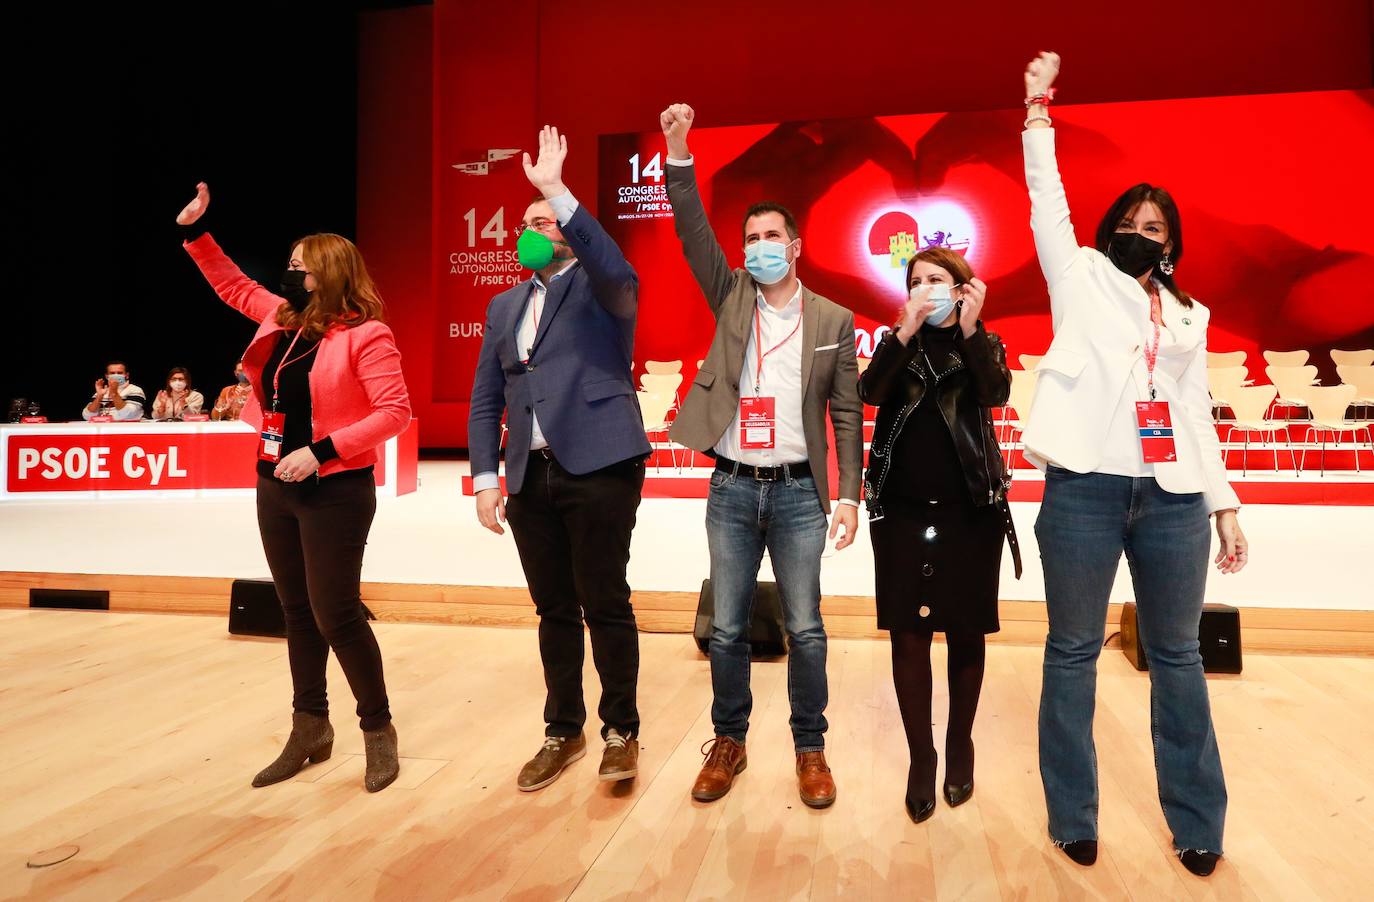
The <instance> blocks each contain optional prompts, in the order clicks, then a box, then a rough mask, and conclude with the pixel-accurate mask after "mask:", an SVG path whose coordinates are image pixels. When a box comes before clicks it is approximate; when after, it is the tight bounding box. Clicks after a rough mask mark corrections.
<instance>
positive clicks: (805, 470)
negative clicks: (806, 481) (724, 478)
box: [716, 455, 811, 482]
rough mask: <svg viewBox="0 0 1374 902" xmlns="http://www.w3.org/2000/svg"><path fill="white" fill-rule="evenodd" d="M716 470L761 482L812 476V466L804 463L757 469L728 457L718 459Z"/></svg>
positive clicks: (718, 457)
mask: <svg viewBox="0 0 1374 902" xmlns="http://www.w3.org/2000/svg"><path fill="white" fill-rule="evenodd" d="M716 469H717V470H721V471H722V472H725V473H729V474H731V475H732V476H733V475H735V474H736V473H738V475H740V476H749V477H752V478H753V479H757V480H758V481H759V482H779V481H781V480H784V479H787V478H789V477H791V478H792V479H799V478H801V477H803V476H810V475H811V464H810V463H808V462H806V461H802V462H800V463H795V464H782V465H781V466H777V467H755V466H753V465H751V464H742V463H740V462H739V461H734V460H731V459H730V458H728V457H720V456H719V455H718V456H717V457H716Z"/></svg>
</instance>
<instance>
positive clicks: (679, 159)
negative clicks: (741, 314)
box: [658, 103, 735, 313]
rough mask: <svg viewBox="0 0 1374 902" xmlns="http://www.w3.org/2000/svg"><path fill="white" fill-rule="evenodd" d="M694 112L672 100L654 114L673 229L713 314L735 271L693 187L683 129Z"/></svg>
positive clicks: (693, 169) (692, 169)
mask: <svg viewBox="0 0 1374 902" xmlns="http://www.w3.org/2000/svg"><path fill="white" fill-rule="evenodd" d="M695 118H696V112H695V111H694V110H693V109H692V108H691V107H689V106H688V105H687V104H685V103H675V104H673V105H672V106H670V107H668V108H667V109H666V110H664V111H663V112H662V113H660V114H659V116H658V124H659V127H660V128H662V129H663V136H664V138H665V139H666V140H667V143H668V166H667V168H666V169H665V170H664V180H665V182H666V184H667V188H668V202H669V203H670V204H672V207H673V229H674V231H676V232H677V237H678V240H679V241H681V242H682V253H683V255H684V256H685V257H686V258H687V266H688V267H689V268H690V269H691V270H692V275H693V276H695V277H696V280H697V284H698V285H700V286H701V290H702V293H703V294H705V295H706V303H707V304H709V305H710V307H711V312H712V313H715V312H717V311H718V310H719V309H720V305H721V304H723V303H725V299H726V298H727V297H728V296H729V295H730V290H731V289H732V288H734V287H735V274H734V272H733V271H732V270H731V269H730V264H729V263H728V262H726V259H725V251H723V250H721V248H720V242H719V241H717V240H716V233H715V232H714V231H713V230H712V229H711V222H710V220H709V219H707V218H706V207H705V206H704V205H703V204H702V202H701V192H700V191H698V190H697V173H696V167H695V166H694V165H693V160H692V154H691V152H690V151H688V150H687V132H688V131H690V130H691V128H692V121H693V120H694V119H695Z"/></svg>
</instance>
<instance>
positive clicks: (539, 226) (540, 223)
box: [515, 219, 558, 238]
mask: <svg viewBox="0 0 1374 902" xmlns="http://www.w3.org/2000/svg"><path fill="white" fill-rule="evenodd" d="M556 228H558V223H557V222H556V221H555V220H552V219H535V220H531V221H530V222H528V223H524V222H522V223H520V225H518V226H516V227H515V237H516V238H519V237H520V236H521V235H522V234H523V233H524V232H525V230H526V229H534V230H535V231H536V232H539V233H540V234H541V235H547V234H548V233H549V232H552V231H553V230H554V229H556Z"/></svg>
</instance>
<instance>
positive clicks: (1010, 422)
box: [999, 370, 1039, 473]
mask: <svg viewBox="0 0 1374 902" xmlns="http://www.w3.org/2000/svg"><path fill="white" fill-rule="evenodd" d="M1038 379H1039V377H1038V376H1037V375H1036V374H1035V371H1034V370H1012V371H1011V394H1010V395H1009V396H1008V398H1007V404H1006V406H1005V407H1003V408H1002V426H1003V429H1004V430H1005V432H1004V434H1003V435H1002V436H999V440H1000V441H1001V442H1002V443H1003V444H1005V445H1006V446H1007V472H1009V473H1011V472H1015V471H1014V470H1013V469H1012V462H1013V461H1014V460H1015V458H1016V442H1015V441H1014V439H1015V437H1016V433H1017V432H1024V431H1025V426H1024V424H1025V422H1026V418H1027V417H1029V416H1030V409H1031V401H1032V400H1033V399H1034V398H1035V385H1036V382H1037V380H1038ZM1013 410H1014V411H1016V418H1015V419H1012V418H1011V415H1010V413H1011V411H1013ZM1024 447H1025V446H1024V444H1023V445H1022V449H1023V450H1024Z"/></svg>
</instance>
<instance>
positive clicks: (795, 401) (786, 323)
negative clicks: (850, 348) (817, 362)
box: [715, 281, 808, 467]
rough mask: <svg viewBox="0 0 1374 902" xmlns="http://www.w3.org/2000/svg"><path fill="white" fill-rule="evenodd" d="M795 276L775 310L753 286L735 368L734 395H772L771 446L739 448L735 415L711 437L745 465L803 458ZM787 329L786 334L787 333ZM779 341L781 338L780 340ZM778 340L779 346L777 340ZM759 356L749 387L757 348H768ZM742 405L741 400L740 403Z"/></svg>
mask: <svg viewBox="0 0 1374 902" xmlns="http://www.w3.org/2000/svg"><path fill="white" fill-rule="evenodd" d="M801 295H802V287H801V282H800V281H798V282H797V290H796V292H795V293H794V294H793V295H792V297H791V298H789V299H788V301H787V303H786V304H785V305H784V306H783V307H782V309H781V310H775V309H774V308H773V307H772V306H771V305H770V304H769V303H768V302H767V301H766V300H764V297H763V291H762V290H758V291H756V292H755V296H754V304H755V310H756V318H755V319H754V320H751V321H750V327H749V343H748V344H747V345H745V348H744V367H743V369H741V370H740V376H739V395H740V400H741V402H743V400H744V399H745V398H749V397H754V396H755V395H757V396H758V397H762V398H773V399H774V407H773V415H774V417H775V422H774V429H773V447H772V448H771V449H767V450H753V451H746V450H744V449H742V448H740V435H739V417H738V415H737V416H736V417H735V422H734V423H732V424H730V425H729V426H728V427H726V429H725V434H724V435H722V436H721V437H720V441H718V442H716V447H715V452H716V454H718V455H720V456H721V457H728V458H729V459H730V460H737V461H739V462H740V463H742V464H748V465H750V466H751V467H776V466H779V465H781V464H798V463H804V462H805V461H806V460H807V459H808V458H807V454H806V436H805V435H804V434H802V384H801V365H802V329H801V315H802V306H801ZM755 322H757V323H758V325H759V327H760V330H759V331H761V332H762V333H763V351H760V350H759V347H758V345H757V343H756V338H755V334H756V333H755V329H754V323H755ZM789 335H790V336H791V337H790V338H789ZM784 342H785V343H784ZM780 344H781V346H780V347H779V345H780ZM775 347H776V348H777V350H773V351H772V353H771V354H768V356H767V357H765V358H764V359H763V374H762V377H761V378H759V379H758V391H757V392H755V390H754V382H755V376H756V375H758V362H759V354H761V353H764V352H767V351H770V350H772V349H773V348H775ZM741 406H742V405H741Z"/></svg>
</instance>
